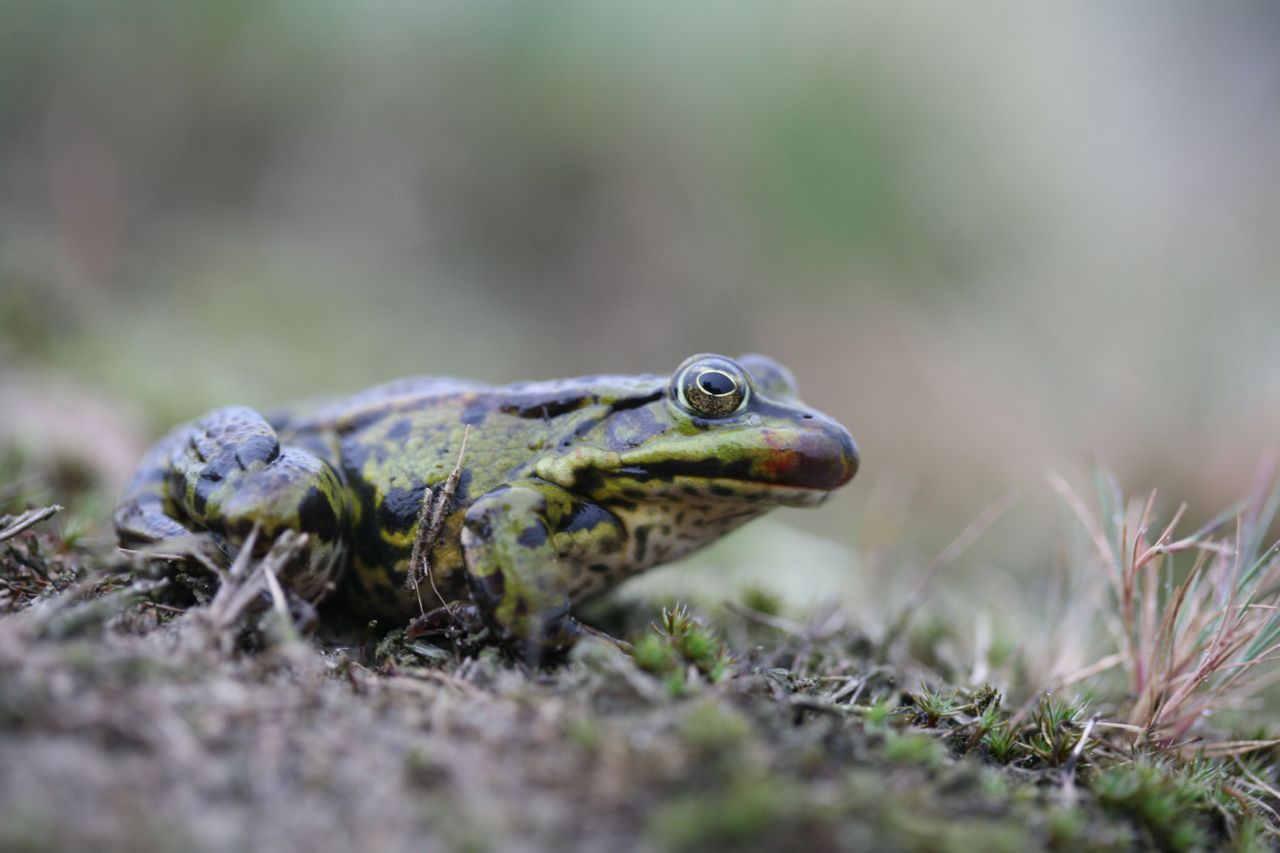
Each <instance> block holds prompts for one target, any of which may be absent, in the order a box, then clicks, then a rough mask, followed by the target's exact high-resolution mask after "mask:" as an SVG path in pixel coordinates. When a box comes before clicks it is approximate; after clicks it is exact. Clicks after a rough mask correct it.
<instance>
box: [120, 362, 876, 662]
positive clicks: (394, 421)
mask: <svg viewBox="0 0 1280 853" xmlns="http://www.w3.org/2000/svg"><path fill="white" fill-rule="evenodd" d="M707 359H713V360H717V359H718V360H719V361H710V362H709V361H707ZM704 364H722V365H729V366H728V367H725V368H724V370H726V371H728V373H730V374H733V371H735V370H736V371H740V377H741V382H742V383H743V385H744V386H746V385H749V386H750V388H749V390H747V391H746V399H745V400H744V401H743V402H742V403H741V406H740V408H739V409H738V410H736V411H734V412H733V413H732V414H730V415H727V416H718V417H712V418H705V417H699V416H698V413H697V411H695V410H693V409H692V408H691V406H690V404H689V403H688V401H686V400H685V398H684V396H683V395H682V393H681V392H680V390H679V388H678V381H677V380H679V379H680V377H681V376H682V375H685V374H682V371H683V370H684V368H685V366H686V365H693V366H694V368H695V369H697V368H699V367H700V366H701V365H704ZM748 371H749V373H748ZM468 425H469V426H470V427H471V432H470V435H469V438H468V442H467V446H466V452H465V454H464V456H463V458H462V463H461V477H460V480H459V482H458V486H457V489H456V492H455V493H454V495H453V499H452V501H451V503H450V506H449V508H448V511H447V514H446V516H445V523H444V528H443V532H442V535H441V536H440V537H439V539H438V540H437V542H436V544H435V546H434V548H433V550H432V552H431V555H430V565H431V567H432V579H433V580H434V583H435V589H434V590H433V589H432V588H431V587H430V586H429V585H426V584H424V585H423V586H422V594H423V603H424V604H425V606H426V607H427V608H428V609H430V608H432V607H433V606H439V605H441V604H443V603H446V602H455V601H466V600H468V599H470V600H472V601H474V602H475V604H476V605H477V606H478V608H479V611H480V613H481V614H482V615H483V616H484V618H485V619H486V620H487V621H488V623H489V624H490V625H491V626H492V627H493V628H494V629H495V632H496V634H497V635H498V637H500V638H501V639H503V640H506V641H519V642H523V643H532V644H535V645H537V646H538V647H544V646H545V647H548V648H559V647H564V646H566V645H568V644H570V643H572V642H573V640H574V638H575V637H576V636H577V634H578V631H579V628H578V625H577V623H576V622H574V621H573V620H572V618H571V617H569V615H568V614H569V608H570V606H571V605H572V604H573V603H575V602H577V601H580V600H582V599H584V598H587V597H589V596H592V595H595V594H598V593H600V592H603V591H604V590H606V589H607V588H608V587H610V586H611V585H613V584H614V583H616V582H617V581H619V580H620V579H622V578H625V577H627V576H629V575H631V574H633V573H635V572H637V571H640V570H641V569H644V568H646V567H648V566H651V565H654V564H655V563H662V562H666V561H669V560H672V559H675V558H677V557H680V556H682V555H684V554H687V553H689V552H690V551H692V550H694V549H696V548H698V547H701V546H702V545H705V544H707V543H708V542H710V541H712V540H714V539H716V538H718V537H719V536H721V535H722V534H724V533H725V532H727V531H728V530H731V529H733V528H735V527H737V526H739V525H740V524H742V523H743V522H745V521H748V520H749V519H751V518H754V517H756V516H758V515H760V514H761V513H763V512H765V511H766V510H768V509H769V508H771V507H773V506H775V505H780V504H789V505H811V504H815V503H818V502H820V501H821V500H822V499H823V498H824V497H826V495H828V494H829V493H830V491H831V490H833V489H835V488H837V487H838V486H840V485H842V484H844V483H845V482H847V481H848V480H849V479H850V478H851V477H852V476H853V474H854V472H855V470H856V468H857V451H856V448H855V447H854V444H853V440H852V438H851V437H850V436H849V433H848V432H847V431H846V430H845V429H844V428H843V427H841V426H840V425H839V424H837V423H835V422H834V421H832V420H830V419H829V418H827V417H825V416H823V415H821V414H819V413H817V412H815V411H813V410H811V409H808V408H806V407H805V406H804V405H803V404H801V403H800V402H799V401H798V400H797V399H796V396H795V389H794V385H793V383H792V380H791V378H790V374H789V373H788V372H787V371H786V369H785V368H783V367H781V366H780V365H778V364H776V363H775V362H773V361H771V360H769V359H767V358H765V357H764V356H745V357H744V358H743V359H742V360H741V361H740V362H739V363H735V362H732V361H730V360H728V359H724V358H723V357H721V356H695V357H694V358H692V359H689V360H687V361H686V362H685V365H682V367H681V370H678V371H677V372H676V374H675V375H674V376H673V377H658V376H591V377H582V378H578V379H569V380H562V381H553V382H537V383H518V384H514V385H507V386H501V387H495V386H486V385H479V384H474V383H466V382H459V381H455V380H448V379H425V378H423V379H407V380H401V381H398V382H393V383H390V384H387V385H382V386H379V387H377V388H373V389H371V390H369V391H365V392H363V393H360V394H357V395H355V396H352V397H349V398H345V399H341V400H335V401H331V402H327V403H322V404H319V405H313V406H311V407H306V408H304V407H296V408H293V409H288V410H285V411H282V412H280V413H278V414H275V415H273V416H268V417H265V418H264V417H262V416H260V415H258V414H257V413H255V412H253V411H252V410H249V409H245V408H228V409H220V410H217V411H215V412H212V413H211V414H209V415H206V416H205V417H203V418H201V419H200V420H198V421H196V422H194V423H192V424H188V425H184V426H181V427H178V428H177V429H175V430H174V431H173V432H171V433H170V434H169V435H168V436H166V437H165V438H164V439H163V440H162V441H161V442H160V443H159V444H158V445H157V446H156V447H155V448H153V449H152V450H151V452H150V453H149V454H148V455H147V456H146V457H145V458H144V460H143V462H142V464H141V466H140V468H139V471H138V473H137V474H136V475H135V478H134V480H133V482H132V483H131V484H130V485H129V487H128V489H127V490H126V493H125V495H124V497H123V498H122V499H121V502H120V505H119V507H118V509H117V511H116V515H115V522H116V528H117V531H118V533H119V535H120V539H121V541H122V543H125V544H131V543H138V542H154V541H160V540H164V539H169V538H173V537H179V536H185V535H191V534H192V533H198V534H199V535H202V536H207V537H209V538H211V539H212V540H213V541H214V542H215V543H217V544H218V545H219V547H221V548H222V549H223V551H224V552H226V553H227V554H228V556H230V555H232V554H234V553H235V551H236V550H237V549H238V548H239V545H240V544H241V543H242V542H243V541H244V539H245V537H246V536H247V535H248V533H249V531H250V530H252V528H253V526H254V525H255V524H260V525H262V528H263V532H264V534H265V535H264V536H263V537H262V541H263V542H266V541H269V540H270V539H271V538H274V536H275V535H276V534H278V533H279V532H281V531H283V530H285V529H295V530H300V531H303V532H306V533H308V534H309V535H308V540H309V545H308V551H307V552H306V553H305V554H304V555H303V556H302V557H301V558H300V559H299V561H298V565H297V566H296V567H295V568H294V569H293V570H292V572H291V573H290V574H289V576H288V577H287V578H286V579H287V581H288V583H289V584H290V586H291V587H292V588H293V589H294V590H295V591H296V592H298V593H300V594H302V595H304V596H306V597H308V598H310V599H313V600H316V599H319V598H321V597H323V596H324V595H326V594H327V593H329V592H330V591H332V590H334V589H335V588H338V595H339V597H340V599H341V600H342V601H345V602H347V603H348V604H349V606H350V607H351V608H352V609H354V610H355V611H357V612H360V613H362V614H367V615H374V616H378V617H380V618H384V619H389V620H394V621H398V622H404V621H407V620H409V619H410V618H412V617H414V616H417V615H419V614H420V612H421V610H420V605H419V601H418V597H417V594H416V593H415V591H414V590H413V589H411V588H410V587H409V586H407V585H406V582H405V580H406V571H407V566H408V561H409V555H410V552H411V550H412V548H413V544H414V539H415V537H416V535H417V533H418V518H419V512H420V509H421V506H422V501H423V495H424V490H425V489H427V488H430V489H432V490H433V492H435V493H437V494H438V493H439V491H440V488H441V486H443V484H444V481H445V480H446V479H447V478H448V477H449V475H450V473H451V472H452V471H453V470H454V468H455V466H456V465H457V464H458V456H459V450H460V449H461V446H462V440H463V432H464V430H465V429H466V428H467V426H468ZM340 578H341V579H343V580H342V584H341V586H340V587H339V586H338V580H339V579H340ZM437 592H438V594H439V596H440V597H441V599H443V600H441V599H437V598H436V595H437Z"/></svg>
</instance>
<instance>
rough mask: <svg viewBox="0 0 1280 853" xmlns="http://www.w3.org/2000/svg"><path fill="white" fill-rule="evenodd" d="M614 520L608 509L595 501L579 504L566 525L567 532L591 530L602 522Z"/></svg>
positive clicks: (565, 530)
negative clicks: (597, 504)
mask: <svg viewBox="0 0 1280 853" xmlns="http://www.w3.org/2000/svg"><path fill="white" fill-rule="evenodd" d="M612 522H613V516H612V515H610V514H609V513H608V511H607V510H604V509H602V508H601V507H599V506H596V505H595V504H593V503H583V504H578V506H577V507H576V508H575V509H574V512H573V515H572V516H570V517H569V522H568V523H567V524H565V526H564V532H565V533H577V532H578V531H579V530H591V529H592V528H594V527H596V526H597V525H600V524H609V523H612Z"/></svg>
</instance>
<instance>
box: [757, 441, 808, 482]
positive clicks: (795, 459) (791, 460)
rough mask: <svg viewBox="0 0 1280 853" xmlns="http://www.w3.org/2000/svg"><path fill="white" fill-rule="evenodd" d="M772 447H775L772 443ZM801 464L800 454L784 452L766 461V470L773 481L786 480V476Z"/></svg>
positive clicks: (792, 451)
mask: <svg viewBox="0 0 1280 853" xmlns="http://www.w3.org/2000/svg"><path fill="white" fill-rule="evenodd" d="M770 446H774V445H773V443H772V442H770ZM799 462H800V454H799V453H797V452H795V451H794V450H782V451H780V452H778V453H775V454H774V455H772V456H770V457H769V458H768V459H766V460H765V463H764V470H765V472H766V473H767V474H768V475H769V478H770V479H772V480H785V479H786V476H785V475H786V474H788V473H790V472H791V471H793V470H795V468H796V466H797V465H798V464H799Z"/></svg>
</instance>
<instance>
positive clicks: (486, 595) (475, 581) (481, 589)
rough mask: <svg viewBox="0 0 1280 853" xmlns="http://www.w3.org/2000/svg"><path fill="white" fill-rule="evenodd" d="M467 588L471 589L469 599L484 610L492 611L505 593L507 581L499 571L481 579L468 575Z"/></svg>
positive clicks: (477, 576)
mask: <svg viewBox="0 0 1280 853" xmlns="http://www.w3.org/2000/svg"><path fill="white" fill-rule="evenodd" d="M467 586H468V587H470V589H471V598H472V600H473V601H475V603H476V604H478V605H480V607H482V608H484V609H485V610H493V608H495V607H497V606H498V602H500V601H502V596H503V594H504V593H505V592H506V591H507V579H506V577H504V576H503V574H502V572H501V571H496V572H494V573H493V574H491V575H485V576H483V577H481V576H479V575H473V574H468V575H467Z"/></svg>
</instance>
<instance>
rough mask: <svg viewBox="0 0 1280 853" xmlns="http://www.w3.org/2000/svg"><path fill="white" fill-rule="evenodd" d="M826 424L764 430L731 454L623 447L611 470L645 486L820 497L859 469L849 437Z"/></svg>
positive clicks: (807, 501) (776, 499) (767, 497)
mask: <svg viewBox="0 0 1280 853" xmlns="http://www.w3.org/2000/svg"><path fill="white" fill-rule="evenodd" d="M824 426H825V427H826V428H825V429H819V430H812V431H799V432H786V433H784V432H782V431H776V432H775V431H771V430H766V431H764V432H763V433H762V435H763V437H764V441H763V442H762V443H759V444H755V445H753V446H748V447H742V448H739V452H738V453H737V454H735V455H734V458H732V459H723V458H719V457H717V456H710V457H697V456H694V457H690V456H689V455H687V454H681V455H675V456H671V457H665V458H660V459H654V458H652V457H653V455H654V453H653V451H652V450H647V451H644V452H642V453H639V454H628V453H623V454H621V455H620V457H619V461H620V462H621V465H620V466H619V467H618V468H617V469H616V470H615V472H614V473H615V475H616V476H619V477H625V478H628V479H632V480H635V481H636V482H637V483H640V484H644V485H646V486H648V487H649V488H652V486H653V484H655V483H669V484H670V485H671V486H673V487H675V488H676V489H677V490H682V489H693V490H696V492H697V493H699V494H706V495H708V496H710V497H725V498H744V497H745V498H747V499H752V498H755V499H757V500H761V501H768V502H771V503H780V504H795V505H811V504H815V503H820V502H822V501H823V500H825V499H826V497H827V496H828V495H830V493H831V492H833V491H834V490H836V489H838V488H840V487H841V486H843V485H844V484H845V483H847V482H849V481H850V480H851V479H853V475H854V474H855V473H857V470H858V448H857V446H856V445H855V444H854V443H853V437H852V436H850V435H849V433H848V432H847V431H846V430H845V429H844V428H843V427H840V426H839V425H837V424H835V423H833V422H828V424H826V425H824ZM646 457H647V458H646Z"/></svg>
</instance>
